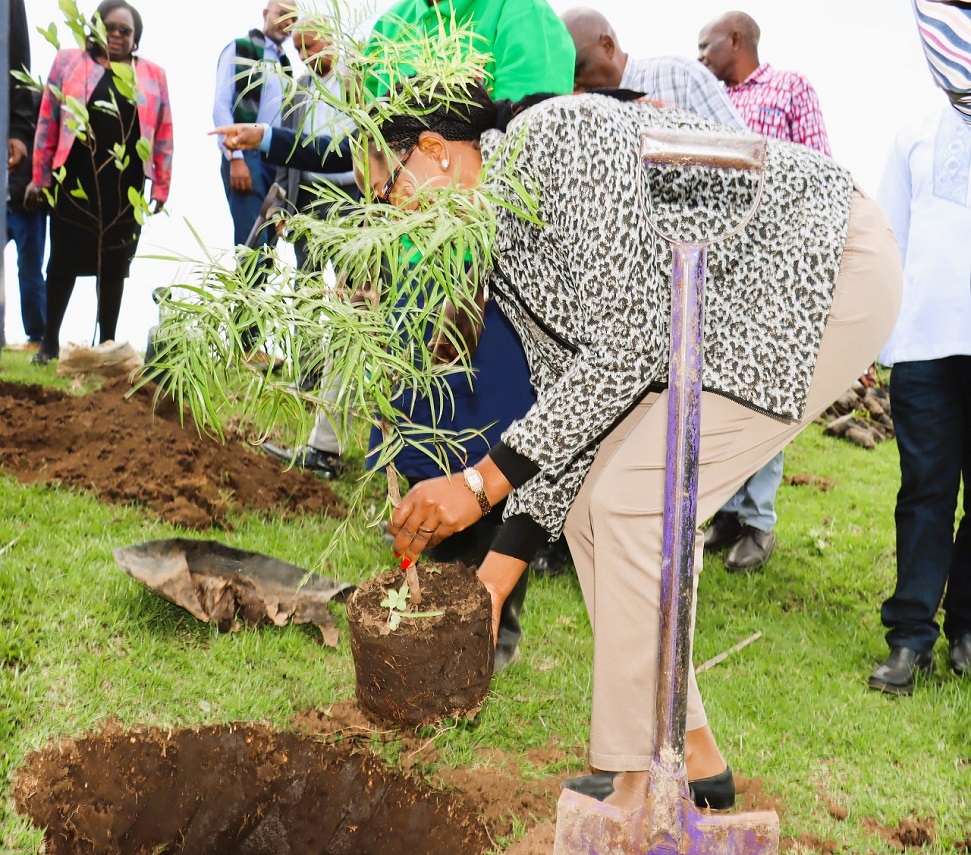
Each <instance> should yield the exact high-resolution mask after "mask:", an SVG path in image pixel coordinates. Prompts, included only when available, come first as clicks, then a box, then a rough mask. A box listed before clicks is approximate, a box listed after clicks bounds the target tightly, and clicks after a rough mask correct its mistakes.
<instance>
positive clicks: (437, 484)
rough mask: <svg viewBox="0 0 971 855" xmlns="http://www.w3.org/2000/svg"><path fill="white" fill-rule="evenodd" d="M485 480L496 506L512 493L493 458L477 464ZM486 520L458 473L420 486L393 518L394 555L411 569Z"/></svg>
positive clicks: (487, 457) (491, 500)
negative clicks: (457, 534)
mask: <svg viewBox="0 0 971 855" xmlns="http://www.w3.org/2000/svg"><path fill="white" fill-rule="evenodd" d="M475 469H477V470H478V472H479V474H480V475H481V476H482V481H483V486H484V490H485V494H486V498H487V499H488V500H489V504H491V505H493V506H495V505H497V504H498V503H499V502H500V501H502V500H503V499H504V498H506V496H508V495H509V494H510V493H511V492H512V484H510V483H509V482H508V481H507V480H506V477H505V476H504V475H503V474H502V472H501V471H500V470H499V467H498V466H496V464H495V463H493V462H492V458H491V457H489V456H486V457H483V458H482V460H480V461H479V462H478V463H476V464H475ZM480 519H482V508H480V507H479V501H478V499H477V498H476V496H475V493H473V492H472V490H470V489H469V487H468V485H467V484H466V483H465V476H464V475H463V474H462V473H460V472H457V473H455V474H453V475H451V476H447V477H446V476H443V477H441V478H430V479H429V480H427V481H422V482H421V483H420V484H416V485H415V486H414V487H412V488H411V490H409V491H408V495H407V496H405V497H404V498H403V499H402V500H401V502H399V504H398V507H397V508H395V509H394V513H392V514H391V522H390V523H388V533H389V534H391V535H394V554H395V557H396V558H401V559H402V561H401V566H402V567H404V568H405V569H407V568H408V567H409V566H411V565H412V564H414V563H415V561H417V560H418V556H419V555H421V553H422V551H423V550H424V549H425V547H427V546H438V544H440V543H441V542H442V541H443V540H445V538H446V537H450V536H451V535H453V534H455V532H457V531H463V530H464V529H467V528H468V527H469V526H470V525H472V524H473V523H476V522H478V521H479V520H480Z"/></svg>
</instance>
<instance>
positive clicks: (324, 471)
mask: <svg viewBox="0 0 971 855" xmlns="http://www.w3.org/2000/svg"><path fill="white" fill-rule="evenodd" d="M260 448H262V449H263V450H264V451H265V452H266V453H267V454H269V455H270V456H271V457H276V458H278V459H279V460H283V461H285V462H286V463H288V464H289V463H293V465H294V466H296V467H297V468H298V469H303V470H305V471H307V472H313V473H314V474H315V475H320V476H321V477H323V478H326V479H327V480H328V481H332V480H333V479H335V478H339V477H340V476H341V473H342V472H343V471H344V461H343V460H342V459H341V456H340V455H339V454H328V453H327V452H326V451H321V450H320V449H319V448H314V447H313V446H312V445H301V446H300V447H299V448H284V447H283V446H282V445H273V444H272V443H270V442H264V443H263V444H262V445H261V446H260Z"/></svg>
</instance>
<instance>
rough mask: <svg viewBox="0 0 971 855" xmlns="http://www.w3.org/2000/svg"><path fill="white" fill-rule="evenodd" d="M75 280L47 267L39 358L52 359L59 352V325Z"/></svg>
mask: <svg viewBox="0 0 971 855" xmlns="http://www.w3.org/2000/svg"><path fill="white" fill-rule="evenodd" d="M76 279H77V277H75V276H72V275H71V274H69V273H65V272H63V271H56V270H52V268H51V266H50V265H48V267H47V323H46V326H45V327H44V339H43V341H42V342H41V346H40V351H39V353H38V354H37V355H38V356H40V357H41V358H45V357H46V358H49V359H54V358H56V357H57V355H58V353H59V352H60V335H61V323H62V322H63V320H64V313H65V312H66V311H67V304H68V303H69V302H70V300H71V293H72V292H73V291H74V282H75V280H76Z"/></svg>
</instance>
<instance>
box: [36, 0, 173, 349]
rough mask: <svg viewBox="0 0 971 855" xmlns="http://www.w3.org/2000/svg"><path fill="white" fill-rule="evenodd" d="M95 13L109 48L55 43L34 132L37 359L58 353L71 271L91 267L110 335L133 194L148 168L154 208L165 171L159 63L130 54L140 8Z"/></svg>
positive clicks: (133, 214)
mask: <svg viewBox="0 0 971 855" xmlns="http://www.w3.org/2000/svg"><path fill="white" fill-rule="evenodd" d="M99 16H100V19H101V21H102V22H103V23H104V30H105V36H106V47H107V50H105V49H104V48H102V47H101V46H100V45H99V44H97V42H95V41H94V40H93V39H91V40H89V42H88V47H87V50H83V51H82V50H62V51H58V54H57V56H56V58H55V59H54V65H53V67H52V68H51V72H50V76H49V77H48V81H47V86H46V87H45V89H44V97H43V101H42V103H41V112H40V118H39V120H38V123H37V134H36V137H35V140H34V162H33V168H34V169H33V183H32V184H31V186H30V188H28V191H27V193H28V203H33V204H39V202H40V200H41V199H42V198H43V191H44V190H48V191H50V192H51V193H52V194H53V197H54V206H53V211H52V216H51V255H50V261H49V262H48V267H47V329H46V331H45V334H44V340H43V343H42V344H41V349H40V351H39V352H38V353H37V354H36V355H35V356H34V361H35V362H37V363H38V364H46V363H47V362H50V360H51V359H55V358H56V357H57V355H58V351H59V333H60V327H61V321H62V320H63V319H64V313H65V311H66V310H67V305H68V302H69V301H70V298H71V292H72V291H73V290H74V283H75V280H76V279H77V277H78V276H95V277H97V289H98V291H97V293H98V327H99V331H100V340H101V341H102V342H104V341H109V340H111V339H114V337H115V328H116V326H117V322H118V313H119V310H120V308H121V297H122V293H123V291H124V287H125V279H126V278H127V277H128V273H129V268H130V266H131V260H132V258H133V256H134V255H135V250H136V249H137V247H138V239H139V236H140V233H141V221H142V220H143V216H142V215H143V213H144V212H143V211H142V210H141V209H140V207H139V205H138V204H137V201H138V200H137V199H136V201H135V203H133V202H132V199H133V198H134V194H136V193H137V194H142V193H143V191H144V186H145V179H146V178H147V179H148V180H149V181H151V183H152V188H151V199H152V201H153V203H154V211H156V212H158V211H159V210H161V209H162V206H163V205H164V204H165V201H166V199H167V198H168V195H169V184H170V182H171V178H172V112H171V108H170V106H169V94H168V83H167V82H166V78H165V71H164V70H163V69H162V68H161V67H159V66H158V65H155V64H154V63H151V62H149V61H148V60H145V59H141V58H140V57H135V56H134V52H135V51H136V50H137V49H138V43H139V41H140V40H141V37H142V19H141V15H139V13H138V11H137V10H136V9H135V8H134V7H133V6H131V5H130V4H129V3H128V2H126V0H104V2H102V3H101V4H100V5H99V6H98V8H97V11H96V12H95V15H94V17H93V18H92V22H93V23H94V22H96V21H97V19H98V17H99ZM113 64H114V65H116V66H119V65H120V66H123V65H128V66H130V67H131V69H132V70H133V71H134V74H133V75H132V76H131V78H130V79H131V81H132V83H134V87H135V93H134V97H133V96H132V93H131V92H130V91H129V90H128V84H126V79H128V75H126V73H125V69H124V68H120V69H117V70H115V71H112V69H111V66H112V65H113ZM126 92H127V93H128V94H127V96H126ZM69 105H73V106H69ZM82 107H83V110H82V109H81V108H82ZM84 110H86V112H87V115H86V118H85V117H84Z"/></svg>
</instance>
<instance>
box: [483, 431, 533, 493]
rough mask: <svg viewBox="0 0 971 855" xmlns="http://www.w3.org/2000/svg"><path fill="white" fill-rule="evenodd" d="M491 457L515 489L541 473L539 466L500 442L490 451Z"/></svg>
mask: <svg viewBox="0 0 971 855" xmlns="http://www.w3.org/2000/svg"><path fill="white" fill-rule="evenodd" d="M489 457H491V458H492V462H493V463H495V464H496V466H497V467H498V468H499V471H500V472H501V473H502V474H503V475H504V476H505V477H506V480H507V481H508V482H509V483H510V484H512V485H513V487H514V488H515V487H521V486H522V485H523V484H525V483H526V482H527V481H528V480H529V479H530V478H532V477H533V476H535V475H536V474H537V473H538V472H539V466H537V465H536V464H535V463H533V461H532V460H530V459H529V458H528V457H526V456H525V455H523V454H520V453H519V452H518V451H513V450H512V449H511V448H510V447H509V446H508V445H506V443H504V442H498V443H496V444H495V445H494V446H492V448H490V449H489Z"/></svg>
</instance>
